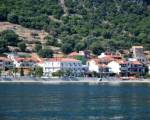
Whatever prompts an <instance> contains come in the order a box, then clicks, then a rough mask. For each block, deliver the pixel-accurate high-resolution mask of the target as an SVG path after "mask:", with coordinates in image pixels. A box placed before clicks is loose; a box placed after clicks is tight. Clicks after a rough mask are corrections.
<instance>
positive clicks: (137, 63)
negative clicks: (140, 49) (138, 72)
mask: <svg viewBox="0 0 150 120" xmlns="http://www.w3.org/2000/svg"><path fill="white" fill-rule="evenodd" d="M131 63H132V64H135V65H142V63H141V62H139V61H131Z"/></svg>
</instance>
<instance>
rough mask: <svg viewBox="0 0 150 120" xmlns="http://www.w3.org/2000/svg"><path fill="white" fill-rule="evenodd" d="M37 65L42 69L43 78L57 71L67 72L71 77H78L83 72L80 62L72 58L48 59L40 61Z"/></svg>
mask: <svg viewBox="0 0 150 120" xmlns="http://www.w3.org/2000/svg"><path fill="white" fill-rule="evenodd" d="M38 65H39V66H40V67H42V68H43V73H44V76H48V77H50V76H52V73H54V72H58V71H69V72H71V73H72V74H73V76H79V75H81V74H83V73H84V72H85V71H84V69H85V67H83V65H82V63H81V61H80V60H76V59H73V58H50V59H48V60H46V61H41V62H40V63H38ZM83 68H84V69H83Z"/></svg>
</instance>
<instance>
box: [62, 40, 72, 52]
mask: <svg viewBox="0 0 150 120" xmlns="http://www.w3.org/2000/svg"><path fill="white" fill-rule="evenodd" d="M61 51H62V52H63V53H65V54H68V53H71V52H72V51H73V48H72V45H71V44H69V43H64V44H63V45H62V46H61Z"/></svg>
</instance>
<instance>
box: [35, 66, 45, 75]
mask: <svg viewBox="0 0 150 120" xmlns="http://www.w3.org/2000/svg"><path fill="white" fill-rule="evenodd" d="M34 75H35V76H37V77H41V76H43V68H42V67H35V68H34Z"/></svg>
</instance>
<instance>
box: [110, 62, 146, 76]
mask: <svg viewBox="0 0 150 120" xmlns="http://www.w3.org/2000/svg"><path fill="white" fill-rule="evenodd" d="M108 66H109V67H110V68H111V69H110V70H111V72H113V73H115V74H117V75H120V76H138V75H139V76H140V75H143V74H144V73H145V66H144V65H143V64H142V63H141V62H139V61H137V60H134V61H112V62H110V63H109V64H108Z"/></svg>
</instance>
